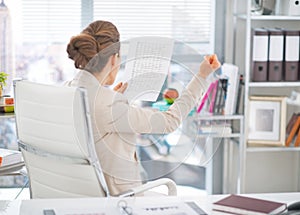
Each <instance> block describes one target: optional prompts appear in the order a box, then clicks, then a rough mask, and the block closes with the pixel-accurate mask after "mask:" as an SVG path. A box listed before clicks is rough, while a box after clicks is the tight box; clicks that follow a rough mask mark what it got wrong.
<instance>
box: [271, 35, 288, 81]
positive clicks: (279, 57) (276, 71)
mask: <svg viewBox="0 0 300 215" xmlns="http://www.w3.org/2000/svg"><path fill="white" fill-rule="evenodd" d="M268 31H269V65H268V80H269V81H281V80H282V74H283V48H284V46H283V42H284V33H283V31H282V30H280V29H268Z"/></svg>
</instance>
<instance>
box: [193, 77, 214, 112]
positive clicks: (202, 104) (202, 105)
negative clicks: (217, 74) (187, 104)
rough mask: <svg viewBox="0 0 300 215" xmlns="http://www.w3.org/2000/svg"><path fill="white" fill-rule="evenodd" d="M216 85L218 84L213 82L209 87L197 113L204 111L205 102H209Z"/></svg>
mask: <svg viewBox="0 0 300 215" xmlns="http://www.w3.org/2000/svg"><path fill="white" fill-rule="evenodd" d="M215 83H216V82H212V83H211V84H210V85H209V87H208V89H207V91H206V92H205V94H204V96H203V98H202V99H201V102H200V105H199V107H198V108H197V113H200V111H201V110H202V109H203V107H204V104H205V102H206V101H207V100H208V98H209V95H210V94H211V92H212V90H213V88H214V86H215Z"/></svg>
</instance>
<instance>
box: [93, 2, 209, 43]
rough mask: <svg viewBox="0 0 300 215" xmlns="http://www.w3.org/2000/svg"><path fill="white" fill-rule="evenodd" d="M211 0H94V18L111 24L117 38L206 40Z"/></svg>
mask: <svg viewBox="0 0 300 215" xmlns="http://www.w3.org/2000/svg"><path fill="white" fill-rule="evenodd" d="M211 4H212V3H211V0H151V1H149V0H94V19H104V20H109V21H112V22H113V23H115V24H116V25H117V27H118V29H119V31H120V33H121V39H122V40H127V39H129V38H132V37H139V36H167V37H172V38H174V39H176V40H180V41H183V42H209V41H210V36H211V35H210V33H211V25H212V23H211V11H212V10H211Z"/></svg>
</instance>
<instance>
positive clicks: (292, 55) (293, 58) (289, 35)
mask: <svg viewBox="0 0 300 215" xmlns="http://www.w3.org/2000/svg"><path fill="white" fill-rule="evenodd" d="M284 44H285V47H284V80H285V81H297V80H298V78H299V77H298V68H299V31H297V30H285V39H284Z"/></svg>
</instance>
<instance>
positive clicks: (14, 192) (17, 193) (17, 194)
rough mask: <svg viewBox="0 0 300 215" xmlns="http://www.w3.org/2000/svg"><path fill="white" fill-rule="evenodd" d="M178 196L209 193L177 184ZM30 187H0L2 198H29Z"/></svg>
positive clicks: (162, 187)
mask: <svg viewBox="0 0 300 215" xmlns="http://www.w3.org/2000/svg"><path fill="white" fill-rule="evenodd" d="M152 191H154V192H158V193H163V194H166V193H167V188H166V187H164V186H161V187H158V188H155V189H153V190H152ZM177 191H178V193H177V195H178V196H204V195H207V192H206V191H205V190H200V189H196V188H193V187H188V186H177ZM29 198H30V196H29V189H28V188H24V189H23V190H22V191H21V188H0V200H13V199H29Z"/></svg>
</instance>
